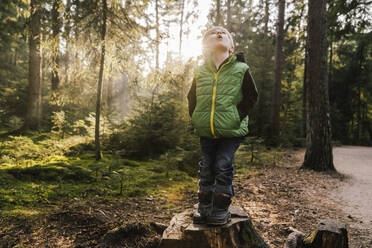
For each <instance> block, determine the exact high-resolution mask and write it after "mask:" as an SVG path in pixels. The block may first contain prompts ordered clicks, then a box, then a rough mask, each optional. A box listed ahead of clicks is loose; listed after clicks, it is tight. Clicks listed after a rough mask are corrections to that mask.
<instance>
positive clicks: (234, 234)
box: [160, 204, 269, 248]
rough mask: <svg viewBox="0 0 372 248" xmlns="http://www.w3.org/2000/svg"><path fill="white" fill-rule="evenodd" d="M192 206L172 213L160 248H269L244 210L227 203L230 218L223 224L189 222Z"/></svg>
mask: <svg viewBox="0 0 372 248" xmlns="http://www.w3.org/2000/svg"><path fill="white" fill-rule="evenodd" d="M193 211H194V212H195V211H197V204H196V205H195V206H194V209H193V210H192V209H187V210H185V211H184V212H182V213H180V214H177V215H175V216H174V217H173V218H172V220H171V221H170V225H169V226H168V227H167V229H165V231H164V232H163V237H162V240H161V243H160V248H174V247H177V248H194V247H198V248H239V247H247V248H249V247H252V248H268V247H269V246H268V245H267V244H266V243H265V241H264V240H263V239H262V237H261V236H260V235H259V234H258V233H257V231H256V229H255V227H254V226H253V224H252V221H251V220H250V218H249V217H248V216H247V215H246V213H244V211H243V209H241V208H240V207H237V206H230V207H229V211H230V212H231V221H230V222H229V223H227V224H225V225H222V226H209V225H199V224H193V223H192V218H191V217H192V215H193Z"/></svg>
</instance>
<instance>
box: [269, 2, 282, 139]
mask: <svg viewBox="0 0 372 248" xmlns="http://www.w3.org/2000/svg"><path fill="white" fill-rule="evenodd" d="M278 7H279V11H278V22H277V27H276V30H277V31H276V32H277V35H276V48H275V80H274V87H273V89H272V105H271V136H279V133H280V89H281V79H282V49H283V38H284V31H283V26H284V9H285V0H279V6H278Z"/></svg>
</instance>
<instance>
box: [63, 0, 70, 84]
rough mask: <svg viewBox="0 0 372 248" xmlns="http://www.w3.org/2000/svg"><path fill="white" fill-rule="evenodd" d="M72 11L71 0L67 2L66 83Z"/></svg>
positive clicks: (66, 80)
mask: <svg viewBox="0 0 372 248" xmlns="http://www.w3.org/2000/svg"><path fill="white" fill-rule="evenodd" d="M70 10H71V0H67V2H66V9H65V17H64V18H65V20H66V25H65V32H66V33H65V41H66V55H65V56H66V60H65V83H67V82H68V68H69V64H70V32H71V26H70V25H71V17H70Z"/></svg>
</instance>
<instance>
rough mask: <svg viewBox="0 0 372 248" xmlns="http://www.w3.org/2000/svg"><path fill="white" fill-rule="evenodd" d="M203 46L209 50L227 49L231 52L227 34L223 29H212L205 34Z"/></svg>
mask: <svg viewBox="0 0 372 248" xmlns="http://www.w3.org/2000/svg"><path fill="white" fill-rule="evenodd" d="M204 42H205V46H206V47H207V49H208V50H210V51H211V52H213V51H222V52H225V51H228V50H230V53H232V52H233V47H232V44H231V41H230V39H229V36H228V34H227V33H226V31H224V30H223V29H219V28H218V29H212V30H210V31H208V32H207V34H206V36H205V41H204Z"/></svg>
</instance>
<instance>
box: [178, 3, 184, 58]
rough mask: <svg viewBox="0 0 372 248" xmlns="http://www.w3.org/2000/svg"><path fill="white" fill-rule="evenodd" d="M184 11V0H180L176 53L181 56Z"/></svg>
mask: <svg viewBox="0 0 372 248" xmlns="http://www.w3.org/2000/svg"><path fill="white" fill-rule="evenodd" d="M184 11H185V0H182V1H181V21H180V44H179V47H178V54H179V56H180V57H181V56H182V33H183V16H184Z"/></svg>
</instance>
